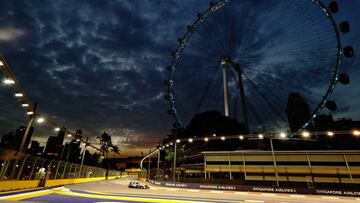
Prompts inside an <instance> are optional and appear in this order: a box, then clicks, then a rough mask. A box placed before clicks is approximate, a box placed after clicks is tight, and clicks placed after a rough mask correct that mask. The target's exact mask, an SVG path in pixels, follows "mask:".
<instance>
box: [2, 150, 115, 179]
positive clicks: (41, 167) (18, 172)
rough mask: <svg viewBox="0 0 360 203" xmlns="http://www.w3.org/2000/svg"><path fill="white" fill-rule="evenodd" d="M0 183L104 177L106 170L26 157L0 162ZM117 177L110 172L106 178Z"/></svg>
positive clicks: (113, 172) (30, 156)
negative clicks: (5, 181) (6, 181)
mask: <svg viewBox="0 0 360 203" xmlns="http://www.w3.org/2000/svg"><path fill="white" fill-rule="evenodd" d="M0 164H1V165H0V181H4V180H40V179H69V178H93V177H105V176H106V169H104V168H99V167H94V166H87V165H83V166H82V167H81V165H80V164H75V163H70V162H65V161H61V160H55V159H46V158H40V157H35V156H32V155H26V156H25V157H24V158H23V159H21V160H17V159H11V160H0ZM116 175H118V172H117V171H114V170H110V171H109V172H108V176H116Z"/></svg>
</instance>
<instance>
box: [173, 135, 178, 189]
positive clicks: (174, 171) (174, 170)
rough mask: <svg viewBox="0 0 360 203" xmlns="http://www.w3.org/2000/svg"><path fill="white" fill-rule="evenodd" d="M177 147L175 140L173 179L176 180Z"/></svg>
mask: <svg viewBox="0 0 360 203" xmlns="http://www.w3.org/2000/svg"><path fill="white" fill-rule="evenodd" d="M176 147H177V143H176V140H175V143H174V164H173V165H174V168H173V175H172V181H173V182H175V175H176Z"/></svg>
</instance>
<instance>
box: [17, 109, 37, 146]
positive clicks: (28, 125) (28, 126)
mask: <svg viewBox="0 0 360 203" xmlns="http://www.w3.org/2000/svg"><path fill="white" fill-rule="evenodd" d="M36 108H37V102H35V104H34V107H33V109H32V111H33V113H34V114H33V115H31V117H30V120H29V122H28V124H27V126H26V129H25V132H24V136H23V138H22V140H21V144H20V147H19V152H20V153H21V152H22V151H23V150H24V145H25V142H26V138H27V136H28V134H29V131H30V128H31V125H32V123H33V121H34V119H35V116H36V113H35V111H36Z"/></svg>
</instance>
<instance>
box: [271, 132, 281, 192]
mask: <svg viewBox="0 0 360 203" xmlns="http://www.w3.org/2000/svg"><path fill="white" fill-rule="evenodd" d="M272 140H273V138H272V137H270V147H271V154H272V158H273V162H274V169H275V177H276V186H278V187H279V174H278V171H277V165H276V159H275V153H274V146H273V142H272Z"/></svg>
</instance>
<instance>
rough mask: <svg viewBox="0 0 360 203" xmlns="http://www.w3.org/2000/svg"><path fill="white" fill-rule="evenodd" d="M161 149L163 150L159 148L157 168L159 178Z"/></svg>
mask: <svg viewBox="0 0 360 203" xmlns="http://www.w3.org/2000/svg"><path fill="white" fill-rule="evenodd" d="M160 151H161V150H158V157H157V170H156V176H157V178H159V173H160Z"/></svg>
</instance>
